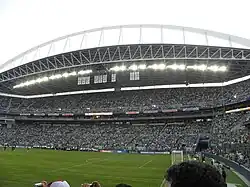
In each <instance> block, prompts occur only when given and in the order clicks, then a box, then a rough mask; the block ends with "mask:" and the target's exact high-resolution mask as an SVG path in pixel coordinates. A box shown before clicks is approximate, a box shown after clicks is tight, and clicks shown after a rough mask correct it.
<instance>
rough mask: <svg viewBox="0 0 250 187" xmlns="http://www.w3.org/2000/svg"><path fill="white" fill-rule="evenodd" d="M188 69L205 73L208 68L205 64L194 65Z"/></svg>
mask: <svg viewBox="0 0 250 187" xmlns="http://www.w3.org/2000/svg"><path fill="white" fill-rule="evenodd" d="M187 69H193V70H199V71H205V70H206V69H207V66H206V65H205V64H201V65H193V66H187Z"/></svg>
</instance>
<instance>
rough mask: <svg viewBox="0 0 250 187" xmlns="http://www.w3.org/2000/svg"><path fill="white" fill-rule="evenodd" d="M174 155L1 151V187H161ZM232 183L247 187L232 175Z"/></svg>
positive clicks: (230, 180)
mask: <svg viewBox="0 0 250 187" xmlns="http://www.w3.org/2000/svg"><path fill="white" fill-rule="evenodd" d="M170 165H171V157H170V155H139V154H113V153H86V152H64V151H53V150H30V151H29V152H26V150H22V149H18V150H16V151H14V152H12V151H6V152H3V151H0V187H14V186H18V187H28V186H33V185H34V183H36V182H40V181H41V180H47V181H53V180H58V179H63V180H67V181H68V182H69V183H70V185H71V187H80V184H82V183H85V182H88V183H90V182H92V181H94V180H98V181H99V182H100V183H101V184H102V186H104V187H114V186H115V185H116V184H118V183H128V184H131V185H132V186H133V187H159V186H160V184H161V182H162V180H163V175H164V172H165V170H166V169H167V168H168V167H169V166H170ZM228 175H229V177H228V179H229V180H228V181H229V182H230V183H235V184H239V186H242V187H246V185H245V184H244V183H243V182H242V181H241V180H240V179H239V178H238V177H237V175H235V174H234V173H232V172H228Z"/></svg>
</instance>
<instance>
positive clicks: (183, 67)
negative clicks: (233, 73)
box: [110, 64, 227, 72]
mask: <svg viewBox="0 0 250 187" xmlns="http://www.w3.org/2000/svg"><path fill="white" fill-rule="evenodd" d="M146 69H153V70H166V69H171V70H197V71H213V72H225V71H227V67H226V66H218V65H212V66H207V65H205V64H200V65H189V66H187V65H184V64H171V65H165V64H153V65H149V66H147V65H145V64H141V65H131V66H129V67H127V66H125V65H121V66H115V67H113V68H111V69H110V70H111V71H128V70H131V71H137V70H146Z"/></svg>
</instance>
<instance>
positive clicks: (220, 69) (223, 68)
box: [219, 66, 227, 72]
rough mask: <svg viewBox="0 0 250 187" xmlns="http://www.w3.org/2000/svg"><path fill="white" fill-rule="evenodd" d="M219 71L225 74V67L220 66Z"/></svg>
mask: <svg viewBox="0 0 250 187" xmlns="http://www.w3.org/2000/svg"><path fill="white" fill-rule="evenodd" d="M219 71H222V72H225V71H227V67H226V66H221V67H220V68H219Z"/></svg>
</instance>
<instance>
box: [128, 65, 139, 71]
mask: <svg viewBox="0 0 250 187" xmlns="http://www.w3.org/2000/svg"><path fill="white" fill-rule="evenodd" d="M129 69H130V70H132V71H136V70H137V69H138V66H137V65H131V66H130V67H129Z"/></svg>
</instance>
